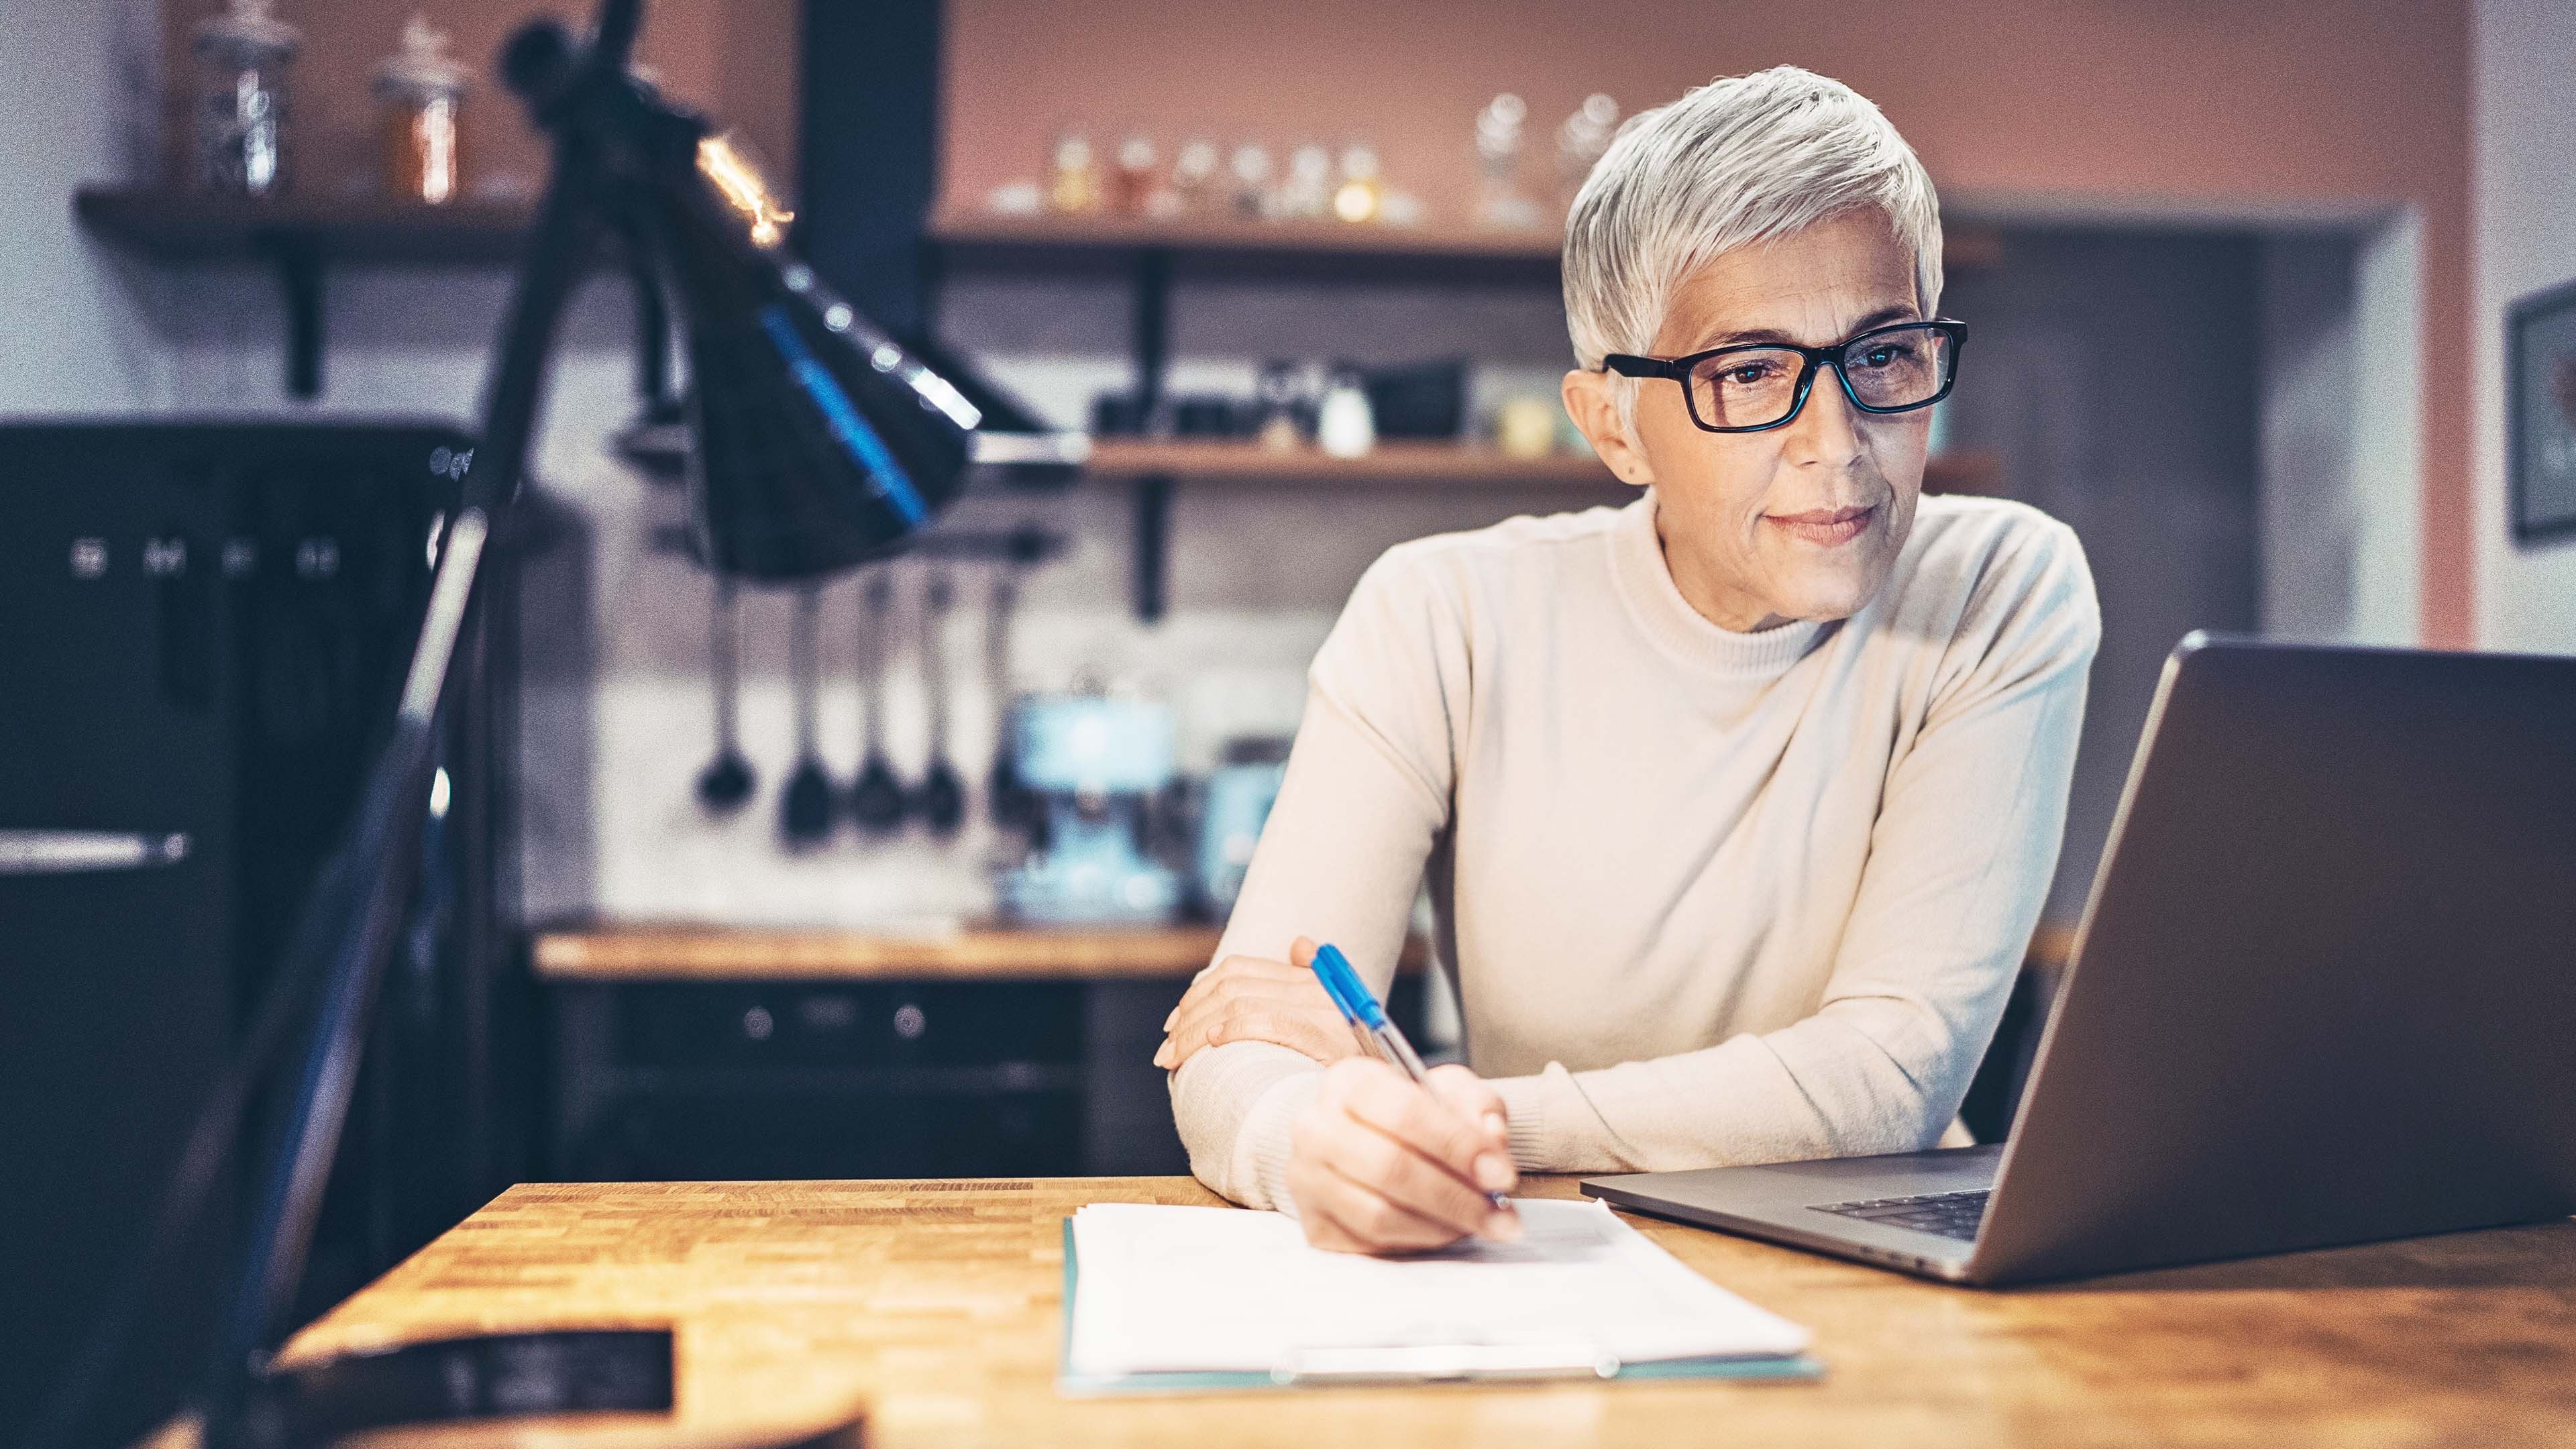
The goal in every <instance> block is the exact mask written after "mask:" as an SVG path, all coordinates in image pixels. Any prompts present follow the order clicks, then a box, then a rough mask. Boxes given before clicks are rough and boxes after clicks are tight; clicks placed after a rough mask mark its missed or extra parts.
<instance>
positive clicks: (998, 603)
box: [984, 563, 1039, 830]
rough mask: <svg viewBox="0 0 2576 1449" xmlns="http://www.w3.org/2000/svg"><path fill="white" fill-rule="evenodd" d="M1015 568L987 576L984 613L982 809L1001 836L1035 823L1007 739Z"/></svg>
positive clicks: (1029, 794) (1033, 805) (1030, 795)
mask: <svg viewBox="0 0 2576 1449" xmlns="http://www.w3.org/2000/svg"><path fill="white" fill-rule="evenodd" d="M1019 575H1020V566H1019V565H1018V564H1016V563H1009V564H1004V565H1003V566H1002V567H1001V568H1000V569H999V570H997V571H996V572H995V573H994V575H993V597H992V601H991V603H990V604H989V605H988V606H987V607H986V608H985V610H984V670H985V674H986V676H987V678H986V683H985V687H986V688H987V689H989V690H990V691H991V692H992V699H993V773H992V775H991V776H990V777H989V778H988V779H987V780H986V781H985V783H984V809H985V813H986V814H987V815H989V816H991V817H992V821H993V824H994V825H996V826H998V827H1000V828H1001V829H1004V830H1032V829H1035V828H1036V826H1037V823H1038V810H1039V801H1038V797H1037V792H1035V791H1033V790H1031V789H1029V787H1028V786H1026V785H1025V784H1022V783H1021V781H1020V761H1019V753H1018V750H1017V748H1016V745H1017V742H1016V741H1014V740H1013V739H1012V738H1011V715H1012V712H1013V710H1014V709H1015V708H1016V705H1015V703H1014V701H1015V700H1017V698H1018V695H1017V693H1016V692H1015V691H1014V690H1013V689H1012V687H1011V624H1012V621H1013V619H1014V618H1015V617H1016V615H1017V614H1018V612H1019V606H1020V579H1019Z"/></svg>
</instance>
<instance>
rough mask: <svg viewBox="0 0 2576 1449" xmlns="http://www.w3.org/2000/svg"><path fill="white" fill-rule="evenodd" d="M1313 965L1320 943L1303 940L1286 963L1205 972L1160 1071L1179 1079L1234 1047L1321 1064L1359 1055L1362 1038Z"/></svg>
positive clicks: (1221, 965) (1169, 1033) (1239, 959)
mask: <svg viewBox="0 0 2576 1449" xmlns="http://www.w3.org/2000/svg"><path fill="white" fill-rule="evenodd" d="M1314 960H1315V943H1314V942H1313V941H1311V940H1308V939H1307V938H1306V937H1304V936H1300V937H1298V938H1297V941H1296V944H1295V945H1293V946H1291V947H1289V949H1288V959H1287V960H1286V961H1264V960H1262V959H1261V958H1260V957H1257V956H1228V957H1226V958H1225V959H1224V960H1222V961H1219V962H1218V963H1216V964H1215V965H1214V966H1211V967H1209V968H1208V969H1207V970H1205V971H1202V972H1200V973H1199V974H1198V979H1197V980H1195V981H1193V982H1191V983H1190V989H1189V992H1188V994H1186V995H1184V996H1183V997H1182V998H1181V1004H1180V1005H1179V1006H1177V1007H1175V1008H1173V1011H1172V1014H1171V1016H1170V1017H1168V1018H1167V1019H1165V1021H1164V1022H1163V1032H1164V1036H1163V1045H1162V1046H1161V1047H1160V1048H1159V1049H1158V1050H1156V1051H1155V1053H1154V1065H1156V1066H1158V1067H1161V1068H1162V1069H1163V1070H1165V1071H1167V1072H1168V1071H1177V1070H1179V1068H1180V1065H1181V1063H1183V1062H1185V1061H1187V1060H1189V1058H1190V1056H1191V1054H1192V1053H1194V1052H1196V1051H1198V1050H1199V1049H1200V1048H1201V1047H1212V1046H1221V1045H1223V1044H1224V1043H1226V1042H1230V1041H1267V1042H1277V1043H1278V1044H1279V1045H1281V1046H1284V1047H1287V1048H1288V1049H1289V1050H1291V1051H1298V1052H1303V1053H1305V1054H1306V1055H1308V1056H1310V1057H1313V1058H1314V1059H1315V1060H1317V1061H1319V1062H1332V1061H1338V1060H1340V1059H1341V1058H1343V1057H1355V1056H1358V1055H1360V1042H1359V1037H1358V1036H1357V1035H1355V1034H1354V1033H1353V1032H1352V1030H1351V1024H1350V1022H1349V1021H1347V1020H1345V1019H1344V1018H1343V1016H1342V1013H1341V1010H1340V1008H1338V1007H1336V1006H1334V1005H1333V999H1332V998H1331V997H1329V996H1326V995H1325V994H1324V983H1323V982H1321V981H1318V980H1317V979H1315V972H1314V970H1313V963H1314Z"/></svg>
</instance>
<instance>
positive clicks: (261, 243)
mask: <svg viewBox="0 0 2576 1449" xmlns="http://www.w3.org/2000/svg"><path fill="white" fill-rule="evenodd" d="M72 209H73V211H74V213H75V214H76V215H78V216H79V218H80V219H81V222H82V223H83V224H84V225H86V226H87V227H89V228H90V229H91V230H92V231H94V232H96V233H98V234H99V235H100V236H102V237H105V238H106V239H108V240H109V241H111V242H115V243H118V244H120V245H124V246H129V247H132V248H133V249H135V250H137V251H139V252H141V253H143V254H144V255H145V256H147V257H150V258H152V259H154V260H155V261H162V262H183V261H194V262H205V261H227V260H242V261H248V260H257V259H264V258H269V257H272V256H274V255H275V254H276V252H277V251H278V250H279V249H280V248H282V247H301V248H304V249H307V250H309V251H310V252H311V254H312V255H313V257H314V258H315V259H317V260H324V261H367V262H394V263H402V264H407V265H455V266H470V265H481V264H487V263H496V262H508V261H511V260H514V259H516V258H517V256H518V255H519V249H520V246H521V244H522V242H523V241H524V240H525V238H526V235H527V231H528V225H529V218H530V216H531V214H532V213H531V208H530V207H529V205H528V204H527V203H525V202H515V201H471V200H469V201H457V202H453V203H450V204H448V205H444V206H427V205H423V204H421V203H418V202H409V203H406V202H401V201H396V200H391V199H388V198H385V197H374V196H366V197H297V196H286V197H280V198H277V199H276V200H273V201H253V200H249V199H246V198H240V197H224V196H198V195H193V194H190V193H187V192H180V191H164V190H151V189H134V188H123V187H87V188H83V189H82V190H80V191H79V192H76V193H75V194H74V195H73V197H72Z"/></svg>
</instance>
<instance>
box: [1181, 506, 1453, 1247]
mask: <svg viewBox="0 0 2576 1449" xmlns="http://www.w3.org/2000/svg"><path fill="white" fill-rule="evenodd" d="M1417 554H1418V551H1417V550H1414V549H1407V548H1399V549H1397V550H1395V551H1393V552H1391V553H1389V554H1388V555H1387V556H1386V557H1385V558H1382V559H1380V560H1379V561H1378V562H1377V563H1376V564H1375V565H1373V566H1372V567H1371V568H1370V569H1369V571H1368V573H1367V574H1366V575H1364V576H1363V577H1362V578H1361V580H1360V582H1359V585H1358V587H1357V588H1355V589H1354V590H1353V591H1352V594H1351V599H1350V603H1349V604H1348V605H1347V606H1346V607H1345V608H1344V609H1343V611H1342V616H1341V619H1340V621H1339V622H1337V623H1336V624H1335V625H1334V626H1333V632H1332V634H1331V636H1330V637H1328V638H1327V639H1326V640H1325V642H1324V647H1323V648H1322V650H1320V651H1319V652H1318V653H1317V654H1316V656H1315V662H1314V665H1313V666H1312V668H1311V669H1310V670H1309V671H1308V675H1307V695H1306V711H1305V716H1304V718H1303V719H1302V720H1301V721H1300V722H1299V724H1298V728H1297V742H1296V745H1295V746H1294V748H1293V749H1291V751H1290V752H1289V756H1288V771H1287V776H1286V778H1285V780H1284V781H1282V783H1281V785H1280V790H1279V798H1278V800H1277V802H1276V803H1275V804H1274V805H1273V806H1272V807H1271V811H1270V820H1269V823H1268V824H1267V825H1265V826H1264V827H1263V828H1262V832H1261V843H1260V845H1259V846H1258V847H1257V848H1256V850H1255V851H1254V854H1253V858H1252V865H1251V868H1250V870H1249V871H1248V872H1246V874H1245V877H1244V883H1243V891H1242V893H1241V895H1240V896H1238V897H1237V899H1236V901H1235V906H1234V911H1233V914H1232V915H1231V916H1230V917H1229V918H1228V919H1227V922H1226V928H1225V934H1224V936H1223V938H1222V940H1221V941H1220V942H1219V944H1218V946H1217V954H1216V959H1217V960H1219V961H1222V960H1224V959H1225V958H1226V957H1228V956H1238V955H1240V956H1257V957H1262V958H1266V959H1269V960H1274V961H1284V960H1286V959H1288V947H1289V943H1290V942H1292V941H1294V940H1295V939H1296V938H1297V937H1299V936H1301V935H1305V936H1312V937H1314V938H1315V939H1316V940H1319V941H1331V942H1333V943H1335V944H1336V945H1339V946H1340V947H1341V948H1342V950H1343V952H1344V953H1345V954H1347V955H1348V956H1349V957H1350V958H1351V964H1352V965H1353V966H1355V967H1356V968H1358V970H1359V972H1360V974H1361V975H1362V976H1363V977H1364V978H1366V979H1367V981H1368V983H1369V986H1370V988H1371V989H1372V990H1374V991H1376V992H1378V993H1379V994H1380V995H1381V996H1383V995H1384V994H1385V992H1386V989H1387V987H1388V985H1389V983H1390V982H1391V981H1392V980H1393V979H1394V975H1395V962H1396V956H1397V953H1398V952H1399V951H1400V950H1401V948H1402V947H1403V944H1404V935H1405V931H1406V929H1407V927H1408V925H1409V924H1410V922H1411V920H1412V915H1413V900H1414V896H1415V894H1416V892H1417V891H1418V890H1419V888H1420V886H1421V882H1422V872H1423V865H1424V862H1425V861H1426V859H1427V858H1428V857H1429V854H1430V851H1431V846H1432V842H1433V840H1434V839H1435V838H1436V837H1437V835H1438V834H1439V832H1440V831H1441V830H1442V829H1443V828H1444V827H1445V826H1446V825H1447V823H1448V819H1449V802H1450V792H1451V784H1452V781H1453V780H1454V778H1455V774H1456V769H1455V758H1456V757H1455V751H1454V748H1453V744H1452V741H1453V738H1454V732H1453V725H1454V723H1455V720H1454V716H1455V714H1456V712H1457V711H1460V710H1463V709H1464V707H1465V698H1466V695H1465V682H1466V648H1465V642H1464V636H1463V633H1462V631H1461V630H1460V628H1459V627H1458V624H1457V617H1458V616H1457V612H1456V609H1455V607H1454V606H1453V604H1452V603H1451V602H1450V601H1449V600H1447V599H1445V598H1443V597H1442V596H1441V594H1440V591H1439V590H1438V589H1437V587H1436V586H1435V585H1434V583H1433V580H1432V574H1431V570H1430V569H1429V568H1428V567H1426V566H1425V564H1424V563H1423V562H1422V561H1420V560H1419V558H1418V557H1417ZM1320 1072H1321V1068H1320V1067H1318V1066H1317V1064H1316V1063H1315V1061H1314V1060H1313V1059H1312V1058H1309V1057H1306V1056H1304V1055H1301V1054H1300V1053H1297V1052H1294V1051H1291V1050H1289V1049H1288V1048H1286V1047H1283V1046H1276V1045H1273V1044H1271V1043H1268V1042H1230V1043H1227V1044H1226V1045H1223V1046H1217V1047H1210V1048H1207V1049H1206V1050H1203V1051H1200V1052H1196V1053H1194V1054H1192V1055H1191V1057H1190V1058H1189V1060H1187V1061H1185V1062H1183V1063H1182V1064H1181V1066H1180V1068H1179V1070H1177V1071H1175V1072H1174V1073H1172V1077H1171V1092H1172V1114H1173V1119H1174V1121H1175V1122H1176V1124H1177V1125H1178V1126H1179V1129H1180V1135H1181V1142H1182V1144H1183V1145H1184V1146H1185V1147H1187V1148H1188V1149H1189V1154H1190V1170H1191V1171H1192V1172H1193V1173H1194V1174H1196V1175H1197V1177H1198V1179H1199V1180H1200V1181H1201V1182H1204V1183H1206V1184H1207V1185H1208V1186H1209V1187H1210V1188H1212V1189H1214V1190H1215V1191H1216V1192H1218V1193H1221V1194H1223V1195H1224V1196H1226V1197H1228V1198H1231V1199H1233V1200H1234V1201H1236V1202H1239V1203H1242V1204H1244V1205H1246V1206H1248V1207H1267V1208H1277V1209H1280V1210H1283V1211H1294V1209H1295V1205H1294V1204H1293V1203H1291V1202H1290V1201H1289V1200H1288V1194H1287V1192H1286V1190H1285V1188H1284V1187H1283V1185H1282V1183H1283V1175H1284V1173H1285V1170H1286V1167H1287V1157H1288V1132H1289V1126H1290V1123H1291V1121H1292V1120H1293V1119H1294V1118H1295V1116H1296V1114H1297V1111H1298V1109H1299V1108H1300V1107H1302V1106H1303V1105H1304V1104H1305V1102H1306V1101H1307V1099H1308V1098H1310V1097H1311V1096H1312V1095H1313V1093H1314V1089H1315V1083H1316V1080H1317V1078H1318V1076H1319V1075H1320Z"/></svg>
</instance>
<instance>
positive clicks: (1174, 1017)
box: [1163, 1006, 1181, 1031]
mask: <svg viewBox="0 0 2576 1449" xmlns="http://www.w3.org/2000/svg"><path fill="white" fill-rule="evenodd" d="M1180 1019H1181V1009H1180V1008H1179V1007H1177V1006H1175V1007H1173V1008H1172V1014H1171V1015H1169V1016H1167V1017H1164V1018H1163V1030H1165V1031H1170V1030H1171V1029H1172V1023H1173V1022H1176V1021H1178V1020H1180Z"/></svg>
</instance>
